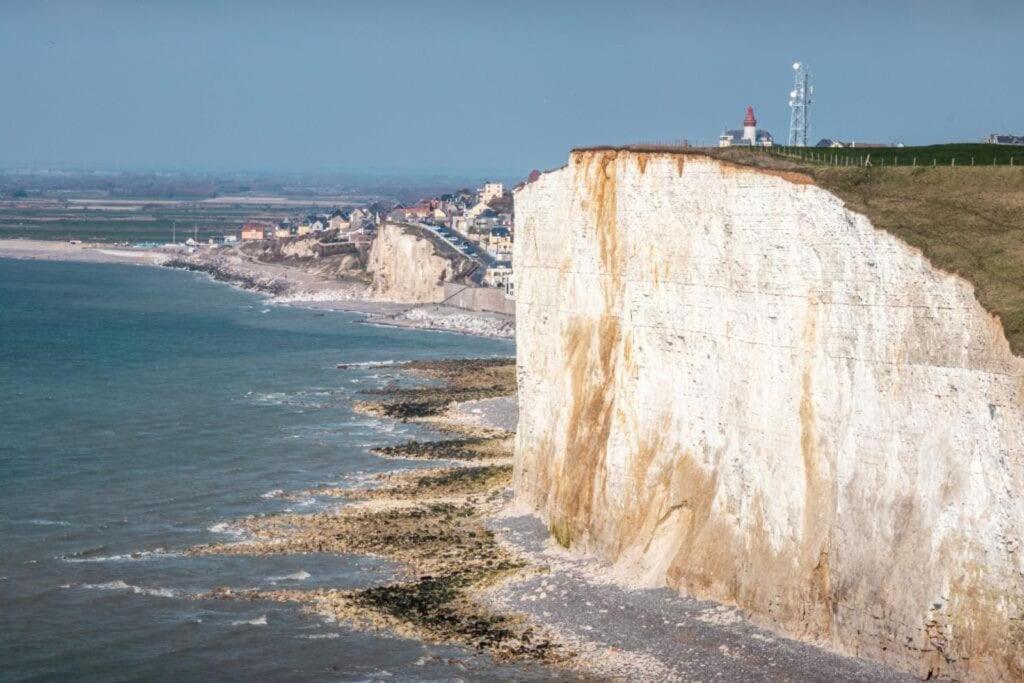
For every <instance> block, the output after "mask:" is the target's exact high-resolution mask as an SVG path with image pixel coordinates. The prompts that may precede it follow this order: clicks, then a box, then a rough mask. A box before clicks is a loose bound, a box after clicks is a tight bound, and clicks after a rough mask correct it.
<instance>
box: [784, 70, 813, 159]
mask: <svg viewBox="0 0 1024 683" xmlns="http://www.w3.org/2000/svg"><path fill="white" fill-rule="evenodd" d="M793 72H794V84H793V89H792V90H791V91H790V93H789V108H790V110H791V111H790V115H789V146H790V147H806V146H807V132H808V130H809V129H810V123H809V119H808V110H809V109H810V106H811V95H813V94H814V86H812V85H811V72H810V71H808V70H807V65H806V64H804V63H803V62H796V63H795V64H793Z"/></svg>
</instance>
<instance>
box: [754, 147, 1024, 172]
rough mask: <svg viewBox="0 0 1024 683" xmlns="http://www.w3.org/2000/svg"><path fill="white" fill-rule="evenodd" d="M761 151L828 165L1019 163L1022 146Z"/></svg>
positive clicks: (1023, 151) (1022, 163) (1023, 157)
mask: <svg viewBox="0 0 1024 683" xmlns="http://www.w3.org/2000/svg"><path fill="white" fill-rule="evenodd" d="M762 153H765V154H771V155H774V156H781V157H789V158H794V159H797V160H799V161H802V162H806V163H813V164H819V165H825V166H828V165H832V166H862V165H864V164H865V163H870V165H871V166H896V167H899V166H911V167H913V166H959V167H963V166H992V165H996V166H1010V165H1014V166H1022V167H1024V147H1016V146H1012V145H983V144H967V143H965V144H955V145H929V146H927V147H881V148H879V147H874V148H873V147H844V148H819V147H781V146H780V147H771V148H763V150H762Z"/></svg>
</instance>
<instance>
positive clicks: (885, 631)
mask: <svg viewBox="0 0 1024 683" xmlns="http://www.w3.org/2000/svg"><path fill="white" fill-rule="evenodd" d="M515 201H516V238H517V239H516V243H515V254H514V259H515V264H516V300H517V307H516V318H517V332H516V341H517V354H518V359H519V360H518V364H519V366H518V374H519V411H520V423H519V429H518V433H517V444H516V460H515V474H514V486H515V490H516V496H517V500H518V501H519V502H520V503H521V504H523V505H526V506H529V507H530V508H532V509H534V510H536V511H538V512H539V513H540V514H541V515H543V516H544V517H545V518H546V520H547V521H548V523H549V525H550V527H551V530H552V532H553V534H554V536H555V537H556V538H557V539H558V540H559V542H561V543H562V544H563V545H567V546H569V547H571V548H578V549H581V550H585V551H589V552H595V553H598V554H599V555H601V556H603V557H605V558H607V559H608V560H610V561H612V562H614V563H615V565H614V566H615V571H616V572H617V573H619V574H620V575H621V576H622V577H624V578H628V579H630V580H633V581H636V582H638V583H641V584H644V585H668V586H671V587H673V588H675V589H677V590H680V591H682V592H685V593H688V594H691V595H695V596H700V597H706V598H711V599H715V600H718V601H722V602H726V603H731V604H735V605H738V606H740V607H742V608H743V609H746V610H749V611H750V613H751V614H752V615H754V616H755V617H756V618H757V619H758V620H759V621H761V622H762V623H765V624H768V625H771V626H773V627H774V628H776V629H778V630H780V631H783V632H785V633H787V634H789V635H792V636H795V637H799V638H803V639H808V640H813V641H817V642H821V643H823V644H826V645H828V646H830V647H833V648H835V649H837V650H840V651H843V652H846V653H849V654H855V655H860V656H865V657H869V658H873V659H876V660H880V661H884V662H887V663H890V664H893V665H896V666H898V667H901V668H904V669H906V670H909V671H912V672H914V673H916V674H919V675H922V676H926V675H929V674H931V675H948V676H956V677H966V678H976V679H982V678H984V679H1003V680H1020V679H1021V677H1022V676H1024V543H1022V539H1024V533H1022V532H1024V453H1022V450H1024V361H1022V360H1021V359H1020V358H1017V357H1016V356H1014V355H1012V354H1011V352H1010V350H1009V347H1008V344H1007V342H1006V339H1005V337H1004V334H1003V331H1002V327H1001V325H1000V323H999V321H998V320H997V319H995V318H993V317H992V316H991V315H989V314H988V313H987V312H986V311H985V310H984V309H983V308H982V307H981V306H980V305H979V304H978V302H977V301H976V299H975V297H974V293H973V290H972V287H971V285H970V284H969V283H967V282H966V281H965V280H963V279H961V278H960V277H958V276H956V275H953V274H949V273H945V272H942V271H940V270H938V269H936V268H935V267H933V266H932V265H931V264H930V263H929V262H928V261H927V260H926V259H925V258H924V257H923V256H922V255H921V254H920V253H919V252H918V251H916V250H914V249H912V248H910V247H909V246H907V245H906V244H905V243H903V242H901V241H900V240H898V239H897V238H895V237H893V236H892V235H890V234H888V233H886V232H883V231H880V230H877V229H875V228H874V227H872V225H871V224H870V222H869V221H868V220H867V219H866V218H864V217H863V216H860V215H857V214H854V213H852V212H850V211H848V210H846V209H845V208H844V206H843V204H842V202H841V201H839V200H838V199H837V198H836V197H834V196H833V195H831V194H829V193H827V192H825V191H824V190H821V189H820V188H818V187H816V186H814V185H813V184H810V182H809V181H808V179H806V178H804V177H801V176H797V175H787V174H782V173H773V172H768V171H757V170H753V169H748V168H745V167H739V166H732V165H729V164H727V163H724V162H719V161H715V160H712V159H708V158H706V157H703V156H699V155H683V154H671V153H653V152H652V153H639V152H627V151H616V150H597V151H582V152H574V153H573V154H572V156H571V157H570V160H569V163H568V165H567V166H566V167H564V168H562V169H559V170H557V171H553V172H551V173H547V174H544V175H543V176H541V178H540V179H539V180H537V181H536V182H534V183H531V184H529V185H527V186H525V187H524V188H523V189H521V190H520V191H518V192H517V194H516V198H515Z"/></svg>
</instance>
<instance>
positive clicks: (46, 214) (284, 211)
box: [0, 199, 327, 243]
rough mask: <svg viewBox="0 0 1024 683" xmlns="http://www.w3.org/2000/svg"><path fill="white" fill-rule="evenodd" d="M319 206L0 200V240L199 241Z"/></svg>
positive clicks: (320, 205) (306, 211) (317, 208)
mask: <svg viewBox="0 0 1024 683" xmlns="http://www.w3.org/2000/svg"><path fill="white" fill-rule="evenodd" d="M326 208H327V207H326V206H325V205H322V204H319V205H318V204H313V203H312V202H311V203H310V204H309V205H308V206H296V205H292V206H274V205H259V204H249V203H238V204H232V203H229V202H225V203H211V202H193V201H181V202H166V201H164V202H146V201H145V200H142V201H139V202H137V203H123V204H113V203H109V202H103V201H97V202H95V203H91V204H76V203H67V202H62V201H59V200H46V199H42V200H20V201H18V200H5V201H0V239H4V238H14V237H21V238H29V239H43V240H67V239H80V240H85V241H95V242H133V243H134V242H146V241H156V242H170V241H171V238H172V236H173V235H174V233H175V231H176V232H177V239H178V241H179V242H180V241H184V240H185V239H187V238H189V237H192V235H193V234H197V235H198V238H199V239H200V240H201V241H205V240H206V239H207V238H208V237H209V236H211V235H222V234H224V233H225V232H237V231H238V230H239V228H241V226H242V223H244V222H245V221H247V220H252V219H256V220H278V219H282V218H285V217H289V216H291V217H300V216H303V215H306V214H307V213H310V212H313V211H315V210H318V211H323V210H326Z"/></svg>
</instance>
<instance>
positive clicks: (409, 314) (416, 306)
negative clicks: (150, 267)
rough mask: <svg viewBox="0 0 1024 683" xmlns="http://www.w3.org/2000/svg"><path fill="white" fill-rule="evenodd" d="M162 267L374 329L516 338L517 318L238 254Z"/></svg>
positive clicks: (172, 261)
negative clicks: (383, 293)
mask: <svg viewBox="0 0 1024 683" xmlns="http://www.w3.org/2000/svg"><path fill="white" fill-rule="evenodd" d="M162 265H164V266H167V267H171V268H180V269H183V270H189V271H193V272H200V273H205V274H207V275H209V276H210V277H212V278H213V279H215V280H217V281H219V282H224V283H227V284H230V285H232V286H235V287H240V288H241V289H245V290H249V291H253V292H259V293H261V294H266V295H268V296H269V297H271V299H272V300H273V301H276V302H277V303H282V304H288V305H292V306H302V307H306V308H317V309H325V310H338V311H351V312H358V313H363V314H365V316H366V317H365V318H364V320H363V322H366V323H370V324H374V325H387V326H393V327H406V328H411V329H421V330H436V331H443V332H456V333H459V334H469V335H475V336H482V337H496V338H502V339H510V338H512V337H514V336H515V319H514V318H513V317H512V316H507V315H501V314H497V313H486V312H477V311H469V310H464V309H459V308H453V307H451V306H440V305H436V304H421V303H412V304H410V303H402V302H395V301H388V300H382V299H379V298H376V297H377V295H376V294H375V293H374V292H373V289H372V287H371V286H370V285H369V284H368V283H367V282H366V281H364V280H361V279H359V278H357V277H354V276H353V277H348V276H346V277H343V278H342V277H323V276H321V275H318V274H316V273H314V272H310V271H307V270H303V269H300V268H294V267H291V266H288V265H284V264H281V263H270V262H263V261H259V260H256V259H253V258H247V257H243V256H242V255H241V252H239V251H238V250H236V249H232V250H230V251H223V250H222V251H218V252H207V251H201V252H197V253H196V254H190V255H177V256H173V257H171V258H168V259H167V260H165V261H164V262H163V263H162Z"/></svg>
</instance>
